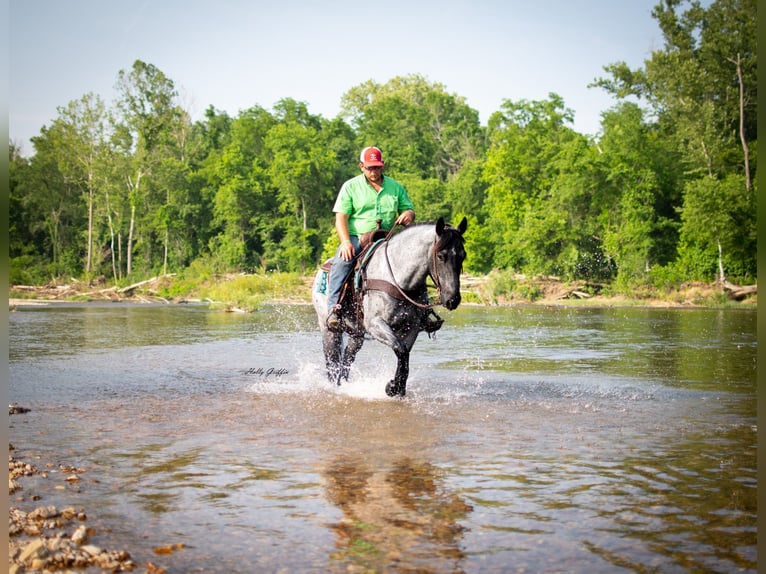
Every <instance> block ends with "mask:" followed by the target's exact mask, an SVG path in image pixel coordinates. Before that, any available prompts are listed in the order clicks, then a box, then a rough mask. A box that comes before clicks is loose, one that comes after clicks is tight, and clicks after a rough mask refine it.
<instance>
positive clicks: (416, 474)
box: [323, 455, 473, 573]
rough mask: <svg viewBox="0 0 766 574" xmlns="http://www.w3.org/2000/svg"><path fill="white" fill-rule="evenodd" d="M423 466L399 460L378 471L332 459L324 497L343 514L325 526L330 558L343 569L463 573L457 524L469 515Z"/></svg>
mask: <svg viewBox="0 0 766 574" xmlns="http://www.w3.org/2000/svg"><path fill="white" fill-rule="evenodd" d="M440 475H441V472H440V471H439V469H438V468H436V467H435V466H433V465H432V464H431V463H429V462H427V461H418V460H415V459H412V458H410V457H402V458H399V459H398V460H396V461H394V462H393V465H392V466H391V467H390V468H387V469H383V470H379V469H373V468H371V466H370V465H369V464H368V463H366V462H364V461H363V460H361V459H358V458H356V457H350V456H343V455H339V456H337V457H336V458H335V459H334V460H333V461H331V462H330V464H329V465H328V466H327V468H326V469H325V470H324V472H323V476H324V479H325V482H326V486H325V488H326V491H327V496H328V498H329V499H330V500H331V501H332V503H333V504H335V505H336V506H337V507H338V508H339V509H341V511H342V512H343V518H342V520H341V521H339V522H336V523H333V524H331V527H332V529H333V531H334V532H335V535H336V536H337V542H336V546H337V551H336V552H334V553H333V554H332V556H331V557H332V558H333V559H334V560H336V561H338V562H339V563H340V564H342V565H345V566H346V567H347V568H351V567H353V566H355V567H359V568H362V569H364V570H365V571H368V570H372V571H386V570H389V569H399V568H401V569H403V570H408V571H409V570H415V571H422V572H432V571H440V572H441V571H444V572H456V573H458V572H463V567H462V565H461V564H462V561H463V559H464V558H465V551H464V550H463V548H462V545H461V543H462V536H463V532H464V530H465V528H464V527H463V526H462V525H461V522H460V521H461V520H463V519H464V518H466V516H467V515H468V514H469V513H470V512H471V511H472V510H473V508H472V506H471V505H470V504H468V503H466V502H465V500H463V498H461V497H460V496H458V495H457V494H455V493H454V492H451V491H450V490H449V489H448V488H446V487H445V485H444V483H443V482H442V480H441V476H440Z"/></svg>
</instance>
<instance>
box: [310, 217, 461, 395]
mask: <svg viewBox="0 0 766 574" xmlns="http://www.w3.org/2000/svg"><path fill="white" fill-rule="evenodd" d="M467 226H468V223H467V221H466V218H465V217H464V218H463V219H462V221H461V222H460V224H459V225H458V226H457V227H452V226H450V225H448V224H446V223H445V222H444V218H439V220H438V221H437V222H436V223H435V224H434V223H415V224H411V225H409V226H407V227H405V228H404V229H403V230H402V231H400V232H398V233H396V234H391V233H389V235H388V236H387V237H386V238H385V239H382V240H379V241H377V242H376V243H375V244H374V245H373V246H371V248H370V250H369V251H368V252H365V253H362V254H361V255H360V256H359V260H361V264H358V265H357V271H356V273H354V272H352V273H351V275H352V277H351V278H350V280H351V281H353V283H354V284H355V285H356V288H355V289H354V293H353V297H343V296H341V312H340V313H341V330H340V331H339V332H333V331H331V330H330V329H328V327H327V324H326V320H327V315H328V312H327V295H326V286H327V282H328V281H327V275H328V271H327V264H325V265H324V266H323V268H320V269H319V270H318V271H317V274H316V276H315V277H314V283H313V287H312V301H313V304H314V309H315V311H316V313H317V319H318V321H319V329H320V331H321V333H322V348H323V350H324V356H325V367H326V369H327V377H328V379H329V380H330V381H331V382H334V383H335V384H337V385H340V384H341V381H343V380H346V381H347V380H348V375H349V371H350V369H351V365H352V364H353V362H354V359H355V358H356V355H357V353H358V352H359V350H360V349H361V348H362V345H363V343H364V340H365V337H366V336H369V337H370V338H372V339H373V340H376V341H379V342H381V343H383V344H384V345H386V346H388V347H390V348H391V349H392V350H393V352H394V354H395V355H396V359H397V364H396V372H395V374H394V377H393V379H391V380H390V381H389V382H388V383H387V384H386V394H387V395H388V396H390V397H399V398H403V397H404V396H405V394H406V391H407V378H408V377H409V370H410V366H409V364H410V351H411V350H412V347H413V345H414V344H415V341H416V339H417V337H418V334H419V333H420V332H421V331H427V332H428V334H429V336H430V335H431V333H432V332H434V331H436V330H438V329H439V328H440V327H441V324H442V320H441V318H439V317H438V315H436V313H435V312H434V311H433V307H434V306H435V305H437V304H440V305H443V306H444V307H445V308H447V309H448V310H450V311H452V310H454V309H457V307H458V305H460V300H461V297H460V273H461V272H462V268H463V260H464V259H465V257H466V252H465V248H464V246H463V243H464V239H463V234H464V233H465V231H466V228H467ZM428 277H430V278H431V280H432V281H433V283H434V285H435V287H436V290H437V300H436V302H434V303H430V302H429V300H428V288H427V285H426V281H427V278H428ZM347 285H349V286H350V287H349V288H353V285H352V284H351V283H348V284H347ZM344 333H345V334H346V337H345V346H344Z"/></svg>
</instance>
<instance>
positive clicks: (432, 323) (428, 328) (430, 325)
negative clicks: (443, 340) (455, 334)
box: [422, 309, 444, 335]
mask: <svg viewBox="0 0 766 574" xmlns="http://www.w3.org/2000/svg"><path fill="white" fill-rule="evenodd" d="M432 316H433V317H432ZM443 324H444V319H442V318H441V317H439V315H437V314H436V311H434V310H433V309H429V310H428V314H427V315H426V316H425V317H423V322H422V326H423V330H424V331H425V332H426V333H428V334H429V335H430V334H431V333H435V332H436V331H438V330H439V329H441V328H442V325H443Z"/></svg>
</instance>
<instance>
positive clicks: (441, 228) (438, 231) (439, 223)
mask: <svg viewBox="0 0 766 574" xmlns="http://www.w3.org/2000/svg"><path fill="white" fill-rule="evenodd" d="M442 233H444V218H443V217H440V218H439V221H437V222H436V235H441V234H442Z"/></svg>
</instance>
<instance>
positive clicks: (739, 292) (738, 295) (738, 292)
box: [723, 281, 758, 301]
mask: <svg viewBox="0 0 766 574" xmlns="http://www.w3.org/2000/svg"><path fill="white" fill-rule="evenodd" d="M723 290H724V291H725V292H726V296H727V297H728V298H729V299H733V300H734V301H742V299H745V298H746V297H749V296H750V295H755V294H756V293H758V285H745V286H744V287H740V286H739V285H735V284H734V283H729V282H728V281H724V283H723Z"/></svg>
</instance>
